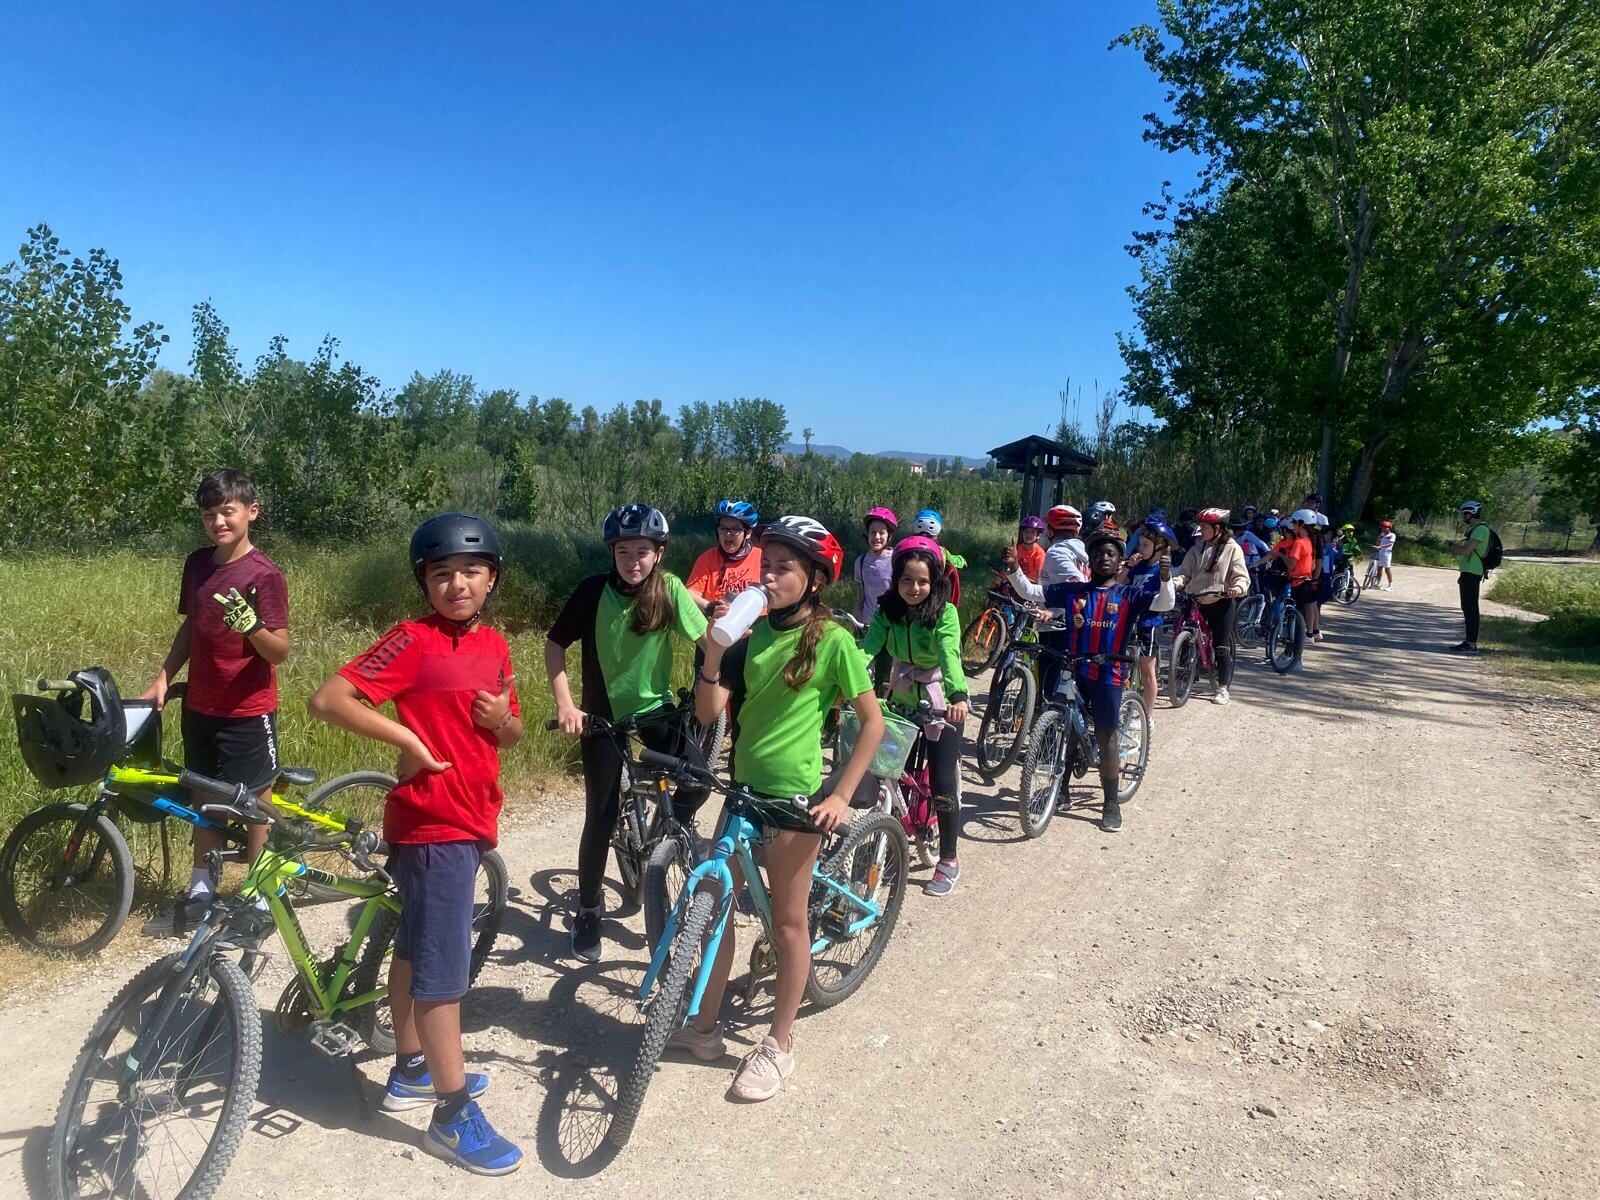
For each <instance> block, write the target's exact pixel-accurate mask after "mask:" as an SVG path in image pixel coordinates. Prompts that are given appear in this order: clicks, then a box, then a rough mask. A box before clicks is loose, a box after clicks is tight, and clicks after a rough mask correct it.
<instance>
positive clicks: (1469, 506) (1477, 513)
mask: <svg viewBox="0 0 1600 1200" xmlns="http://www.w3.org/2000/svg"><path fill="white" fill-rule="evenodd" d="M1458 511H1459V512H1460V513H1461V514H1462V515H1463V516H1467V517H1481V516H1483V505H1482V504H1480V503H1478V501H1476V500H1463V501H1462V502H1461V508H1460V509H1459V510H1458Z"/></svg>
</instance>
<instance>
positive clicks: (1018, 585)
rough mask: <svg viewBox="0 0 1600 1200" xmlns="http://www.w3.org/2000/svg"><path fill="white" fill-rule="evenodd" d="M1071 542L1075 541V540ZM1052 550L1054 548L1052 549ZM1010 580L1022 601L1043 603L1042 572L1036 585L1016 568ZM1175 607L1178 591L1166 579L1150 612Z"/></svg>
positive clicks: (1169, 610) (1084, 580)
mask: <svg viewBox="0 0 1600 1200" xmlns="http://www.w3.org/2000/svg"><path fill="white" fill-rule="evenodd" d="M1073 540H1074V541H1076V540H1077V539H1073ZM1052 549H1054V547H1052ZM1010 578H1011V586H1012V587H1013V588H1015V589H1016V591H1017V595H1019V596H1021V597H1022V598H1023V599H1024V600H1034V601H1037V602H1038V603H1040V604H1042V603H1044V585H1045V583H1046V582H1047V581H1046V580H1045V577H1044V572H1043V571H1040V572H1039V582H1038V583H1034V582H1033V581H1032V580H1031V579H1029V578H1028V577H1027V576H1026V575H1024V574H1023V573H1022V568H1021V567H1018V568H1017V569H1016V570H1014V571H1012V572H1011V576H1010ZM1048 582H1050V583H1085V582H1087V578H1086V577H1085V578H1082V579H1052V580H1049V581H1048ZM1177 606H1178V589H1177V588H1176V587H1174V586H1173V584H1172V580H1170V579H1168V580H1166V581H1164V582H1163V583H1162V584H1161V586H1160V588H1158V589H1157V591H1156V598H1155V599H1154V600H1152V601H1151V602H1150V611H1151V612H1158V613H1159V612H1171V611H1172V610H1173V609H1174V608H1176V607H1177Z"/></svg>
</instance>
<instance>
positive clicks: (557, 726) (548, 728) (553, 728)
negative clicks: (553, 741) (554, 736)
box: [544, 717, 561, 733]
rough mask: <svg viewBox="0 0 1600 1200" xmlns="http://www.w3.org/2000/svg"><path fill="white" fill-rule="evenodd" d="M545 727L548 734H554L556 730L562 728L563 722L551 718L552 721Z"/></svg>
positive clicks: (546, 723) (547, 722)
mask: <svg viewBox="0 0 1600 1200" xmlns="http://www.w3.org/2000/svg"><path fill="white" fill-rule="evenodd" d="M544 727H545V731H546V732H547V733H554V732H555V731H556V730H558V729H560V728H561V722H560V721H558V720H556V719H555V718H554V717H551V718H550V720H548V721H546V722H545V723H544Z"/></svg>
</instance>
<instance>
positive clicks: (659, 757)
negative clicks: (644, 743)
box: [639, 747, 683, 771]
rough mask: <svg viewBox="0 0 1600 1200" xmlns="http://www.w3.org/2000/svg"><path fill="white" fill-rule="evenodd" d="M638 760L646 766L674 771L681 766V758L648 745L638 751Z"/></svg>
mask: <svg viewBox="0 0 1600 1200" xmlns="http://www.w3.org/2000/svg"><path fill="white" fill-rule="evenodd" d="M639 761H640V762H642V763H643V764H644V765H645V766H647V767H659V768H661V770H663V771H676V770H679V769H680V768H681V767H682V766H683V759H681V758H673V757H672V755H670V754H662V753H661V752H660V751H659V750H651V749H649V748H648V747H646V748H645V749H642V750H640V751H639Z"/></svg>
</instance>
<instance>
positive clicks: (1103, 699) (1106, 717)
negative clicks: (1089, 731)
mask: <svg viewBox="0 0 1600 1200" xmlns="http://www.w3.org/2000/svg"><path fill="white" fill-rule="evenodd" d="M1078 691H1079V692H1080V693H1082V695H1083V700H1084V703H1085V704H1086V705H1088V708H1089V716H1090V717H1091V718H1093V720H1094V727H1095V728H1096V729H1110V730H1113V731H1115V730H1116V729H1118V728H1119V727H1120V726H1121V724H1122V686H1121V685H1120V684H1114V683H1097V682H1096V681H1094V680H1092V679H1080V680H1078Z"/></svg>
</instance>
